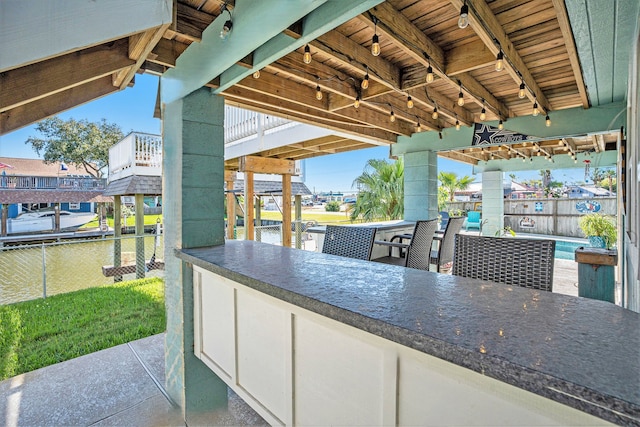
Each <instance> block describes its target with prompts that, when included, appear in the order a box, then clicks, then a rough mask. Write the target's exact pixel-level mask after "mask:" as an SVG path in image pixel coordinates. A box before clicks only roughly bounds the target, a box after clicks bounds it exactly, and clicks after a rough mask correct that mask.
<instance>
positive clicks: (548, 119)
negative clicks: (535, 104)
mask: <svg viewBox="0 0 640 427" xmlns="http://www.w3.org/2000/svg"><path fill="white" fill-rule="evenodd" d="M544 122H545V125H547V127H551V119H550V118H549V115H548V114H547V117H545V118H544Z"/></svg>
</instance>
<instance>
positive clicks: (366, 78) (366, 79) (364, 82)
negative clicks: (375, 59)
mask: <svg viewBox="0 0 640 427" xmlns="http://www.w3.org/2000/svg"><path fill="white" fill-rule="evenodd" d="M360 87H361V88H362V89H366V88H368V87H369V72H368V71H367V74H365V75H364V80H362V83H360Z"/></svg>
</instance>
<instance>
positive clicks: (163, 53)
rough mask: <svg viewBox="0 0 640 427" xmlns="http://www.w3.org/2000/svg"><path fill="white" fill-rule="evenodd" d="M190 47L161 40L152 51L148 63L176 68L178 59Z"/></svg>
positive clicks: (174, 41) (173, 41)
mask: <svg viewBox="0 0 640 427" xmlns="http://www.w3.org/2000/svg"><path fill="white" fill-rule="evenodd" d="M187 47H188V45H186V44H184V43H180V42H179V41H176V40H167V39H165V38H161V39H160V40H159V41H158V44H156V45H155V46H154V48H153V49H152V50H151V54H150V55H149V56H148V57H147V61H149V62H153V63H155V64H160V65H163V66H165V67H175V66H176V59H178V57H179V56H180V55H182V52H184V51H185V50H186V49H187Z"/></svg>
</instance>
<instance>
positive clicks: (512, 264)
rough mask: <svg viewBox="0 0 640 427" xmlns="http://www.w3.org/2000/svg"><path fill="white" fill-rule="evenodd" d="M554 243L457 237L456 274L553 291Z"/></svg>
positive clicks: (549, 241)
mask: <svg viewBox="0 0 640 427" xmlns="http://www.w3.org/2000/svg"><path fill="white" fill-rule="evenodd" d="M555 247H556V242H555V240H534V239H512V238H500V237H486V236H475V235H465V234H457V235H456V237H455V248H454V251H453V274H454V275H456V276H463V277H470V278H474V279H482V280H489V281H492V282H498V283H504V284H507V285H512V286H522V287H525V288H533V289H540V290H543V291H551V290H552V286H553V264H554V252H555Z"/></svg>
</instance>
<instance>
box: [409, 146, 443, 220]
mask: <svg viewBox="0 0 640 427" xmlns="http://www.w3.org/2000/svg"><path fill="white" fill-rule="evenodd" d="M437 216H438V155H437V153H436V152H435V151H429V150H425V151H415V152H411V153H405V154H404V219H406V220H407V221H418V220H425V219H431V218H436V217H437Z"/></svg>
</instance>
